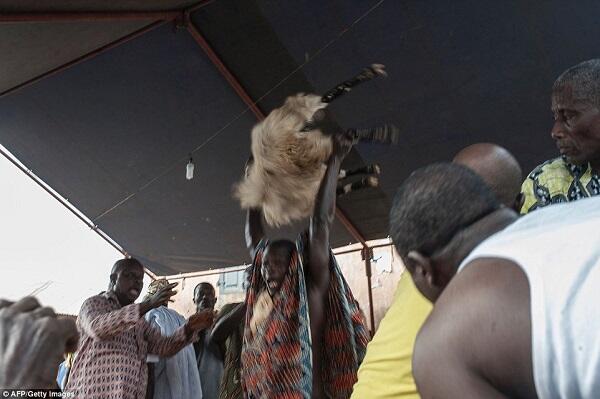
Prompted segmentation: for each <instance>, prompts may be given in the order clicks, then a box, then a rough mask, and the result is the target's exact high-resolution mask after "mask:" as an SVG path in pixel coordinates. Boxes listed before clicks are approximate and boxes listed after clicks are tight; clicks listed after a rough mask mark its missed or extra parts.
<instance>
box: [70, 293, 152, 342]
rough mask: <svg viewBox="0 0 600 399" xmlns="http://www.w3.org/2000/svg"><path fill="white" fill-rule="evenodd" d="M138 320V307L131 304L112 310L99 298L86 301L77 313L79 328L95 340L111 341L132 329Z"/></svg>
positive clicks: (139, 316)
mask: <svg viewBox="0 0 600 399" xmlns="http://www.w3.org/2000/svg"><path fill="white" fill-rule="evenodd" d="M140 318H141V314H140V305H138V304H131V305H127V306H124V307H122V308H121V309H118V310H112V309H110V308H109V307H108V306H107V305H106V300H105V299H104V298H101V297H99V296H96V297H92V298H89V299H88V300H86V301H85V302H84V303H83V306H82V307H81V311H80V312H79V324H80V326H81V328H82V329H83V330H84V331H85V332H86V333H87V334H88V335H89V336H91V337H93V338H94V339H96V340H106V339H111V338H112V337H114V336H117V335H119V334H121V333H122V332H124V331H127V330H129V329H131V328H133V327H134V326H135V325H136V323H137V322H138V320H140Z"/></svg>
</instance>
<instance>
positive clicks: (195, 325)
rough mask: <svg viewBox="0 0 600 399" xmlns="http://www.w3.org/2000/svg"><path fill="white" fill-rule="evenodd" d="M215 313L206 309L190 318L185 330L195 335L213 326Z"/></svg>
mask: <svg viewBox="0 0 600 399" xmlns="http://www.w3.org/2000/svg"><path fill="white" fill-rule="evenodd" d="M214 318H215V312H214V310H212V309H206V310H203V311H201V312H198V313H195V314H193V315H191V316H190V318H189V319H188V321H187V323H185V328H186V331H187V332H188V333H191V334H193V333H194V332H196V331H200V330H204V329H206V328H208V327H210V326H212V324H213V320H214Z"/></svg>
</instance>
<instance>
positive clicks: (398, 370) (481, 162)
mask: <svg viewBox="0 0 600 399" xmlns="http://www.w3.org/2000/svg"><path fill="white" fill-rule="evenodd" d="M454 162H456V163H459V164H462V165H465V166H467V167H469V168H471V169H472V170H474V171H475V172H476V173H478V174H479V175H480V176H481V177H483V179H484V180H485V182H486V183H487V184H488V185H489V186H490V187H491V188H492V189H493V191H494V193H495V194H496V196H497V197H498V199H499V200H500V201H501V202H502V203H503V204H504V205H505V206H507V207H511V208H514V209H517V210H518V209H519V208H520V207H521V205H522V199H521V196H520V195H519V188H520V185H521V179H522V175H521V168H520V166H519V163H518V162H517V161H516V159H515V158H514V157H513V156H512V155H511V154H510V153H509V152H508V151H507V150H505V149H504V148H502V147H500V146H497V145H494V144H488V143H482V144H474V145H471V146H469V147H466V148H465V149H463V150H462V151H460V152H459V153H458V154H457V155H456V156H455V157H454ZM431 308H432V304H431V303H430V302H429V301H428V300H427V299H425V297H423V296H422V295H421V293H420V292H419V291H418V290H417V288H416V287H415V286H414V284H413V282H412V279H411V277H410V275H409V274H408V273H403V274H402V277H401V278H400V281H399V282H398V287H397V288H396V293H395V296H394V301H393V302H392V305H391V306H390V308H389V309H388V311H387V313H386V315H385V317H384V318H383V320H381V323H380V324H379V329H378V330H377V333H376V334H375V336H374V337H373V339H372V340H371V342H370V343H369V345H368V346H367V354H366V356H365V358H364V360H363V362H362V364H361V366H360V368H359V369H358V381H357V383H356V384H355V385H354V390H353V393H352V399H384V398H403V399H413V398H419V395H418V393H417V388H416V386H415V382H414V379H413V375H412V354H413V347H414V343H415V339H416V337H417V333H418V332H419V329H420V328H421V326H422V325H423V323H424V322H425V319H426V318H427V316H428V315H429V312H430V311H431Z"/></svg>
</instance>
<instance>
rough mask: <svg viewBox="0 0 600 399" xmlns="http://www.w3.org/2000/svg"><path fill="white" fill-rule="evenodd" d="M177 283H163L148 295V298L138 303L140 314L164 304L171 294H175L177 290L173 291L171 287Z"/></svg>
mask: <svg viewBox="0 0 600 399" xmlns="http://www.w3.org/2000/svg"><path fill="white" fill-rule="evenodd" d="M177 284H178V283H171V284H169V285H165V286H164V287H162V288H161V289H159V290H158V291H156V292H155V293H154V294H152V295H150V297H149V298H148V299H146V300H145V301H143V302H142V303H141V304H140V309H141V314H142V315H143V314H145V313H146V312H149V311H150V310H152V309H154V308H157V307H159V306H161V305H164V304H166V303H167V302H168V301H169V299H170V298H171V297H172V296H173V295H175V294H177V292H175V291H173V288H175V287H177Z"/></svg>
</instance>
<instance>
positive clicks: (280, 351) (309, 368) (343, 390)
mask: <svg viewBox="0 0 600 399" xmlns="http://www.w3.org/2000/svg"><path fill="white" fill-rule="evenodd" d="M349 148H350V145H349V143H348V141H346V140H345V139H344V138H343V137H339V136H338V137H336V139H335V146H334V152H333V154H332V155H331V157H330V158H329V160H328V161H327V170H326V172H325V175H324V177H323V180H322V181H321V184H320V187H319V190H318V194H317V197H316V201H315V207H314V212H313V215H312V217H311V218H310V225H309V229H308V233H307V234H305V235H303V236H302V237H301V238H300V239H299V240H298V241H297V242H296V243H294V242H292V241H289V240H275V241H271V242H269V241H268V240H266V239H265V238H264V232H263V226H262V213H261V211H260V210H258V209H251V210H249V211H248V215H247V216H248V217H247V223H246V241H247V244H248V248H249V250H250V253H251V255H252V256H253V258H254V262H253V271H252V276H251V281H250V287H249V288H248V292H247V296H246V306H247V311H246V318H245V329H244V341H243V347H242V386H243V389H244V392H245V396H246V397H247V398H271V399H277V398H281V399H283V398H286V399H292V398H303V399H309V398H314V399H321V398H349V397H350V394H351V391H352V385H353V384H354V382H355V381H356V372H357V370H358V367H359V365H360V362H361V361H362V358H363V357H364V353H365V349H366V345H367V342H368V339H369V336H368V332H367V329H366V327H365V325H364V322H363V320H362V318H361V315H360V309H359V307H358V303H357V302H356V300H355V299H354V297H353V296H352V293H351V291H350V288H349V287H348V285H347V283H346V281H345V280H344V278H343V276H342V274H341V272H340V270H339V267H338V265H337V263H336V262H335V258H334V256H333V254H332V252H331V249H330V246H329V233H330V229H331V224H332V222H333V218H334V214H335V197H336V185H337V177H338V171H339V167H340V163H341V161H342V159H343V158H344V156H345V155H346V153H347V151H348V150H349Z"/></svg>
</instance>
